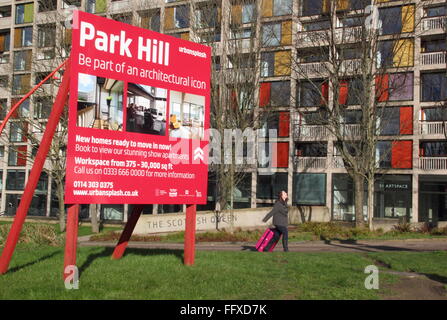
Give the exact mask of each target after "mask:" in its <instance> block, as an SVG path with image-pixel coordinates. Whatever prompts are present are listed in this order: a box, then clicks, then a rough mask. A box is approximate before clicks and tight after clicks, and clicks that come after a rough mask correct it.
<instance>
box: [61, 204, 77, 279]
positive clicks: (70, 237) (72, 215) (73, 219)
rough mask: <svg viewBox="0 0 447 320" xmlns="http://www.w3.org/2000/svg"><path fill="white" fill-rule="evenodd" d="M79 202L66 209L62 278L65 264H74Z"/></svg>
mask: <svg viewBox="0 0 447 320" xmlns="http://www.w3.org/2000/svg"><path fill="white" fill-rule="evenodd" d="M78 221H79V204H72V205H70V206H69V207H68V210H67V231H66V235H65V236H66V238H65V257H64V280H65V279H66V277H67V276H68V275H69V274H66V273H65V270H66V268H67V266H76V248H77V245H78Z"/></svg>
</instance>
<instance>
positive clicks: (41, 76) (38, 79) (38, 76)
mask: <svg viewBox="0 0 447 320" xmlns="http://www.w3.org/2000/svg"><path fill="white" fill-rule="evenodd" d="M49 74H50V73H49V72H36V73H35V75H36V76H35V79H34V84H39V83H40V82H41V81H43V80H44V79H45V78H46V77H48V75H49ZM49 83H51V78H50V79H48V80H47V81H46V82H45V84H49Z"/></svg>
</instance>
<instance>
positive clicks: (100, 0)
mask: <svg viewBox="0 0 447 320" xmlns="http://www.w3.org/2000/svg"><path fill="white" fill-rule="evenodd" d="M106 8H107V0H96V8H95V12H96V13H100V12H106Z"/></svg>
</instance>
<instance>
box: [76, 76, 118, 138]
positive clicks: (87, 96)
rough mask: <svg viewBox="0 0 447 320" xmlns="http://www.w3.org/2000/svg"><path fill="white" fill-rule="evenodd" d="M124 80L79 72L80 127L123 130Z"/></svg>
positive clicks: (78, 123)
mask: <svg viewBox="0 0 447 320" xmlns="http://www.w3.org/2000/svg"><path fill="white" fill-rule="evenodd" d="M123 93H124V82H123V81H118V80H114V79H107V78H102V77H97V76H94V75H90V74H85V73H79V77H78V104H77V106H78V112H77V113H78V118H77V125H78V127H84V128H95V129H104V130H113V131H122V130H123V100H124V94H123Z"/></svg>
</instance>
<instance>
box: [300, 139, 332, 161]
mask: <svg viewBox="0 0 447 320" xmlns="http://www.w3.org/2000/svg"><path fill="white" fill-rule="evenodd" d="M295 152H296V153H295V155H296V156H297V157H312V158H313V157H316V158H324V157H326V156H327V143H326V142H309V143H298V144H297V145H296V150H295Z"/></svg>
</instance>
